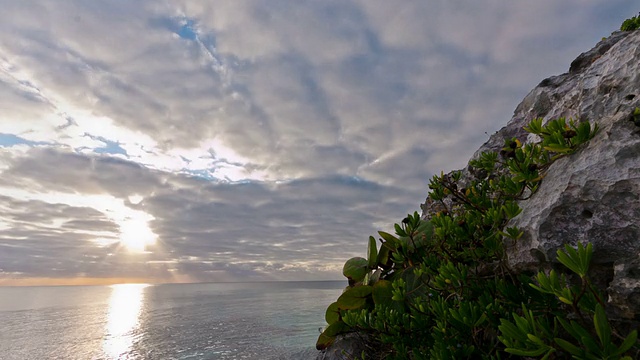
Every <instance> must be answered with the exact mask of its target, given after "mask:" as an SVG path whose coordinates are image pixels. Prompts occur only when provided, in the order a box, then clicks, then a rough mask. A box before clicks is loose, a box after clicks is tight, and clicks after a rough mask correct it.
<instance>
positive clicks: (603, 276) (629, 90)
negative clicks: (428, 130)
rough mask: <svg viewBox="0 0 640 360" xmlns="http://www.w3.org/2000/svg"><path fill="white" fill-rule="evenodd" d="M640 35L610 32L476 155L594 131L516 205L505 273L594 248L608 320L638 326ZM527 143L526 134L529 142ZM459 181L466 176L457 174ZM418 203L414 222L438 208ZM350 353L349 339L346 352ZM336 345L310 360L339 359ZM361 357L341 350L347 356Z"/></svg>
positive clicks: (534, 95) (340, 346)
mask: <svg viewBox="0 0 640 360" xmlns="http://www.w3.org/2000/svg"><path fill="white" fill-rule="evenodd" d="M636 107H640V31H631V32H616V33H613V34H612V35H611V36H610V37H608V38H607V39H604V40H602V41H601V42H600V43H598V44H597V45H596V46H595V47H594V48H593V49H592V50H590V51H588V52H585V53H583V54H581V55H580V56H578V58H576V59H575V60H574V61H573V62H572V63H571V66H570V69H569V72H567V73H565V74H562V75H559V76H553V77H550V78H548V79H545V80H543V81H542V82H541V83H540V84H539V85H538V86H537V87H536V88H535V89H533V90H532V91H531V92H530V93H529V94H528V95H527V96H526V97H525V98H524V100H523V101H522V102H521V103H520V104H519V105H518V106H517V108H516V110H515V112H514V115H513V117H512V119H511V120H510V121H509V122H508V123H507V125H506V126H505V127H504V128H502V129H501V130H499V131H498V132H496V133H495V134H494V135H492V136H491V137H490V139H489V140H488V141H487V142H486V143H485V144H484V145H483V146H482V147H480V149H478V151H477V152H476V153H475V155H474V158H475V157H477V156H479V155H480V154H481V153H482V152H483V151H490V150H491V151H499V150H500V149H501V148H502V147H503V146H504V140H505V139H509V138H513V137H515V138H518V139H519V140H520V141H522V142H525V141H533V140H535V139H533V138H531V137H529V136H528V135H527V133H526V131H525V130H524V129H523V126H524V125H525V124H527V123H528V122H529V121H531V120H532V119H535V118H543V119H544V122H546V121H548V120H551V119H556V118H560V117H564V118H567V119H575V120H589V121H590V122H591V123H597V124H598V125H599V127H600V131H599V132H598V134H597V135H596V137H595V138H593V139H592V140H591V141H589V142H588V143H587V144H586V145H585V146H584V147H583V148H581V149H580V150H579V151H578V152H576V153H575V154H573V155H572V156H570V157H566V158H562V159H560V160H558V161H556V162H554V163H553V164H552V165H551V167H550V168H549V169H548V171H547V172H546V176H545V178H544V180H543V181H542V183H541V185H540V187H539V189H538V191H537V192H536V193H535V194H534V195H533V196H532V197H531V199H529V200H527V201H524V202H522V204H521V207H522V213H521V214H520V215H518V216H517V217H516V218H514V219H512V220H511V223H510V224H508V225H507V226H517V227H519V228H520V229H521V230H522V231H523V232H524V235H523V236H522V238H521V239H520V240H519V241H518V242H517V243H515V244H507V245H508V249H507V255H508V261H509V265H510V267H512V268H513V270H514V271H516V272H520V273H522V272H526V273H535V272H537V271H539V270H540V269H550V268H555V267H557V261H556V251H557V250H558V249H560V248H561V247H562V246H564V244H570V245H576V244H577V243H578V242H580V243H586V242H590V243H592V244H593V246H594V257H593V267H592V271H593V272H594V274H593V278H594V279H595V281H597V282H598V283H599V284H600V285H602V286H603V287H605V288H606V289H607V292H608V296H609V299H608V301H609V305H611V306H610V309H611V314H610V315H611V318H612V320H614V321H618V322H622V323H627V324H628V325H629V326H631V327H637V326H638V323H639V322H640V116H638V118H639V119H636V120H635V121H634V117H633V116H632V114H633V112H634V110H635V109H636ZM530 136H532V137H533V136H534V135H530ZM462 172H463V180H462V181H463V182H464V178H465V177H466V178H467V179H470V178H471V177H473V176H474V174H472V173H471V172H470V171H469V170H468V169H464V170H462ZM436 206H437V204H434V203H429V202H427V203H426V204H424V205H423V206H422V209H423V217H424V218H428V217H429V216H430V214H433V213H435V212H436V211H437V210H438V209H437V208H436ZM354 344H356V345H357V341H355V342H354V341H353V340H351V341H350V342H349V346H352V347H353V346H354ZM344 349H345V348H344V341H336V342H335V343H334V345H332V347H330V348H329V349H327V350H326V351H325V352H323V353H321V354H320V355H319V357H318V359H342V358H343V355H342V354H343V351H342V350H344ZM359 351H360V349H358V350H354V349H349V351H348V352H349V353H351V354H354V352H355V353H356V354H357V353H358V352H359Z"/></svg>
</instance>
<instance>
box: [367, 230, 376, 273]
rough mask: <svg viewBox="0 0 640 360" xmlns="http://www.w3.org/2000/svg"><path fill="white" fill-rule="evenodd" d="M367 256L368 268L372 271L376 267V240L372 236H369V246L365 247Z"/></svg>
mask: <svg viewBox="0 0 640 360" xmlns="http://www.w3.org/2000/svg"><path fill="white" fill-rule="evenodd" d="M367 256H368V260H369V264H368V265H369V268H370V269H374V268H376V267H377V266H378V247H377V246H376V239H375V238H374V237H373V236H369V246H368V247H367Z"/></svg>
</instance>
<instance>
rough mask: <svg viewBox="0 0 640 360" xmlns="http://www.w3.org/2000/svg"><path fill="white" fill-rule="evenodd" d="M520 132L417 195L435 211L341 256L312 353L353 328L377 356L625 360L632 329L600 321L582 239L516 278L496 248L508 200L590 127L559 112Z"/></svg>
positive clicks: (602, 305)
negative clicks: (524, 138)
mask: <svg viewBox="0 0 640 360" xmlns="http://www.w3.org/2000/svg"><path fill="white" fill-rule="evenodd" d="M525 129H526V130H527V131H528V132H529V133H531V134H534V135H536V137H537V139H538V140H539V141H537V142H529V143H526V144H523V143H522V142H521V141H520V140H519V139H516V138H512V139H506V140H505V144H504V147H503V149H502V150H501V151H500V152H485V153H482V154H481V155H480V156H479V157H478V158H477V159H475V160H472V161H471V162H470V164H469V165H470V166H469V169H468V174H467V175H466V176H463V174H462V172H454V173H452V174H447V175H445V174H440V175H439V176H434V177H433V179H432V180H431V182H430V185H429V187H430V190H431V191H430V193H429V195H428V199H427V201H428V202H431V203H432V204H433V205H434V206H432V207H431V208H432V209H433V208H437V209H438V210H437V211H436V212H434V213H430V214H425V215H426V216H425V218H424V219H422V218H421V217H420V216H419V215H418V213H414V214H413V215H409V216H407V217H406V218H405V219H404V220H403V221H402V222H401V223H400V224H396V225H395V235H392V234H389V233H386V232H382V231H380V232H379V235H380V238H379V239H378V241H376V239H375V238H374V237H370V238H369V241H368V251H367V259H365V258H353V259H350V260H348V261H347V262H346V264H345V266H344V269H343V273H344V275H345V276H346V277H347V278H348V279H349V286H348V287H347V288H346V289H345V291H344V292H343V294H342V295H341V296H340V297H339V298H338V299H337V301H336V302H334V303H333V304H331V305H330V306H329V307H328V309H327V312H326V320H327V323H328V324H329V325H328V326H327V328H326V329H325V330H324V332H323V333H322V334H321V335H320V337H319V339H318V342H317V347H318V349H323V348H326V347H327V346H329V345H330V344H331V343H332V341H333V340H334V339H335V337H336V336H337V335H339V334H343V333H346V332H350V331H357V332H361V333H367V334H369V335H370V336H369V338H373V339H375V341H377V342H378V344H377V346H376V347H377V348H378V349H379V350H378V352H377V356H378V357H379V358H390V359H481V358H482V359H506V358H512V357H528V358H543V359H552V358H556V359H562V358H572V357H573V358H577V359H619V358H623V356H626V358H627V359H631V356H635V357H636V358H637V356H638V355H639V354H640V353H639V351H640V345H639V343H638V339H637V331H636V330H633V331H631V332H630V333H629V334H625V335H624V336H623V335H621V334H620V330H619V329H616V328H615V326H612V325H611V324H610V322H609V320H608V319H607V315H606V311H605V310H606V298H605V294H604V292H603V291H602V289H599V288H597V287H596V286H594V285H593V284H592V283H591V281H590V278H589V274H588V270H589V263H590V260H591V256H592V247H591V245H589V244H587V245H586V246H583V245H581V244H580V245H578V247H577V249H576V248H572V247H569V246H567V247H565V249H564V250H563V251H558V260H559V262H560V263H561V264H563V265H564V267H563V268H558V269H555V270H553V271H550V272H548V273H545V272H540V273H538V274H519V275H518V274H515V273H514V272H513V271H512V270H511V269H510V268H509V267H508V265H507V263H506V258H505V246H509V244H510V243H515V242H517V241H518V238H519V237H521V236H522V233H521V232H520V230H519V229H517V228H515V227H507V224H508V221H509V220H510V219H511V218H513V217H515V216H517V215H518V214H519V213H520V207H519V202H521V201H525V200H526V199H528V198H529V197H530V196H531V195H532V194H533V193H535V191H536V190H537V188H538V186H539V185H540V182H541V181H542V180H543V178H544V176H545V172H546V169H548V167H549V166H550V165H551V163H553V162H554V161H555V160H557V159H558V158H560V157H564V156H568V155H570V154H571V153H573V152H574V151H576V149H578V147H580V145H582V144H583V143H585V142H587V141H588V140H589V139H591V138H592V137H593V136H594V135H595V133H596V132H597V126H593V127H592V126H591V125H590V124H589V123H588V122H575V121H568V122H567V121H566V120H565V119H557V120H552V121H549V122H548V123H547V124H546V125H542V119H536V120H534V121H532V122H531V123H529V125H528V126H527V127H526V128H525Z"/></svg>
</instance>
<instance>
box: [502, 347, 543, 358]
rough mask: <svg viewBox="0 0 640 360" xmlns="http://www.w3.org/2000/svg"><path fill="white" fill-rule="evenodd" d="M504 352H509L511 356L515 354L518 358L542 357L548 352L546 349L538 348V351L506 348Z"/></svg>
mask: <svg viewBox="0 0 640 360" xmlns="http://www.w3.org/2000/svg"><path fill="white" fill-rule="evenodd" d="M504 351H506V352H508V353H509V354H513V355H516V356H529V357H531V356H540V355H542V354H544V352H545V351H547V349H546V348H538V349H534V350H522V349H515V348H506V349H504Z"/></svg>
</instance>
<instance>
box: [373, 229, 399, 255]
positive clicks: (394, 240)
mask: <svg viewBox="0 0 640 360" xmlns="http://www.w3.org/2000/svg"><path fill="white" fill-rule="evenodd" d="M378 234H380V236H381V237H382V238H383V239H384V240H385V241H387V242H388V243H390V245H391V250H395V249H397V248H398V246H399V245H400V240H398V238H396V237H395V236H393V235H391V234H389V233H387V232H384V231H378Z"/></svg>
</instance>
